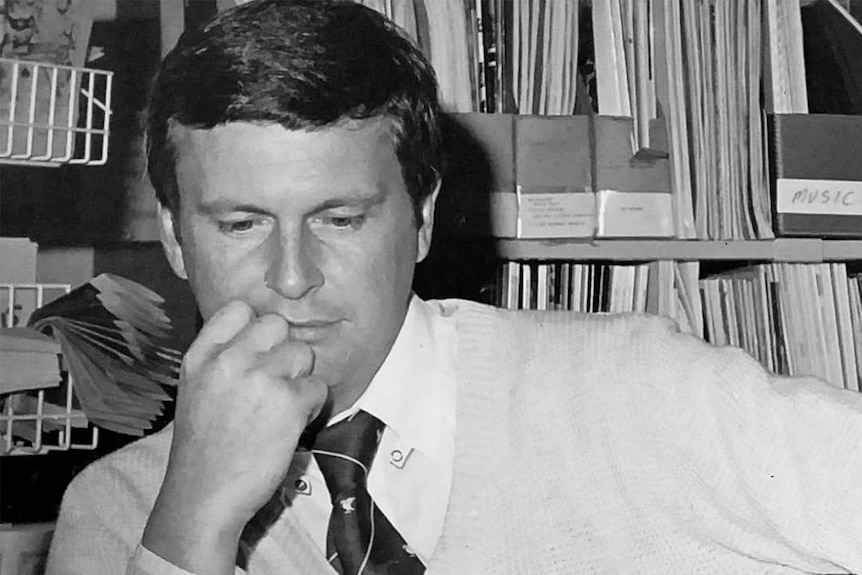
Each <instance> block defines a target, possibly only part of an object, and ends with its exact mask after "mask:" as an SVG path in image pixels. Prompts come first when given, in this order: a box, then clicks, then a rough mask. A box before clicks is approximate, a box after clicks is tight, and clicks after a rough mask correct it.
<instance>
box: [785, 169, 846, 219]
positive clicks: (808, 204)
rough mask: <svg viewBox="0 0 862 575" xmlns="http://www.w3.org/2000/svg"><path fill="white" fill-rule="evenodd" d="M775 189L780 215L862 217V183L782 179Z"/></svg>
mask: <svg viewBox="0 0 862 575" xmlns="http://www.w3.org/2000/svg"><path fill="white" fill-rule="evenodd" d="M775 188H776V191H775V202H776V209H777V211H778V213H779V214H824V215H843V216H862V182H858V181H851V180H802V179H791V178H779V179H778V180H777V181H776V186H775Z"/></svg>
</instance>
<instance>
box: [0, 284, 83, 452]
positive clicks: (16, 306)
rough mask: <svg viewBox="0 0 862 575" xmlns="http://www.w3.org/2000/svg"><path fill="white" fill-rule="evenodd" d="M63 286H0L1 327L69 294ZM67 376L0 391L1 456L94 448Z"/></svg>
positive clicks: (22, 320)
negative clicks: (36, 386) (53, 383)
mask: <svg viewBox="0 0 862 575" xmlns="http://www.w3.org/2000/svg"><path fill="white" fill-rule="evenodd" d="M69 291H70V286H69V285H68V284H41V283H39V284H0V306H2V309H3V312H2V322H3V326H4V327H14V326H15V325H24V324H26V322H27V318H28V317H29V314H30V313H32V311H33V310H34V309H37V308H40V307H42V306H43V305H44V304H46V303H48V302H49V301H51V300H52V299H54V298H56V297H59V296H60V295H64V294H67V293H69ZM74 388H75V386H74V381H73V380H72V376H71V375H70V374H68V373H66V374H65V375H64V379H63V382H62V384H61V385H60V386H59V387H57V388H53V389H50V390H44V389H40V390H33V391H29V392H21V393H11V394H6V395H0V455H4V456H5V455H43V454H45V453H49V452H51V451H69V450H93V449H96V448H97V447H98V444H99V428H98V427H96V426H94V425H92V424H91V423H90V422H89V421H88V420H87V417H86V416H85V415H84V413H83V412H82V411H81V410H80V408H77V407H76V405H75V389H74Z"/></svg>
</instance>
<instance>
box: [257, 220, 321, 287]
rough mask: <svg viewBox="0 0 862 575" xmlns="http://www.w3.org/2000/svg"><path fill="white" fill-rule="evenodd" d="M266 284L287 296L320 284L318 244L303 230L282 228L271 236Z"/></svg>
mask: <svg viewBox="0 0 862 575" xmlns="http://www.w3.org/2000/svg"><path fill="white" fill-rule="evenodd" d="M273 239H274V240H275V241H274V242H273V244H274V245H273V246H272V248H271V249H272V252H271V254H270V263H269V269H268V270H267V272H266V276H265V278H264V279H265V281H266V285H267V286H268V287H269V288H270V289H271V290H273V291H275V292H277V293H278V294H280V295H281V296H282V297H285V298H287V299H300V298H302V297H303V296H305V295H306V294H308V293H309V292H312V291H314V290H315V289H316V288H318V287H320V286H321V285H323V279H324V277H323V272H322V270H321V269H320V262H319V246H318V245H317V243H316V240H315V238H314V237H312V236H311V234H309V233H308V231H307V230H303V229H295V230H289V231H282V232H281V233H280V234H279V235H278V237H277V238H273Z"/></svg>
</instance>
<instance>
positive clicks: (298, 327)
mask: <svg viewBox="0 0 862 575" xmlns="http://www.w3.org/2000/svg"><path fill="white" fill-rule="evenodd" d="M338 323H339V322H337V321H321V320H311V321H290V320H288V324H289V325H290V339H293V340H298V341H304V342H305V343H315V342H319V341H322V340H324V339H326V338H327V337H329V336H331V335H332V332H333V331H335V329H336V327H337V326H338Z"/></svg>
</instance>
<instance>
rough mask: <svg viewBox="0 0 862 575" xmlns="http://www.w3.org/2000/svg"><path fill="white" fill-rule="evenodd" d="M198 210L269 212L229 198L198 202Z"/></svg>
mask: <svg viewBox="0 0 862 575" xmlns="http://www.w3.org/2000/svg"><path fill="white" fill-rule="evenodd" d="M198 211H199V212H200V213H202V214H206V215H214V214H226V213H230V212H244V213H249V214H259V215H268V214H269V212H267V211H266V210H264V209H263V208H261V207H260V206H256V205H254V204H242V203H237V202H233V201H231V200H214V201H211V202H201V203H200V204H198Z"/></svg>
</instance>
